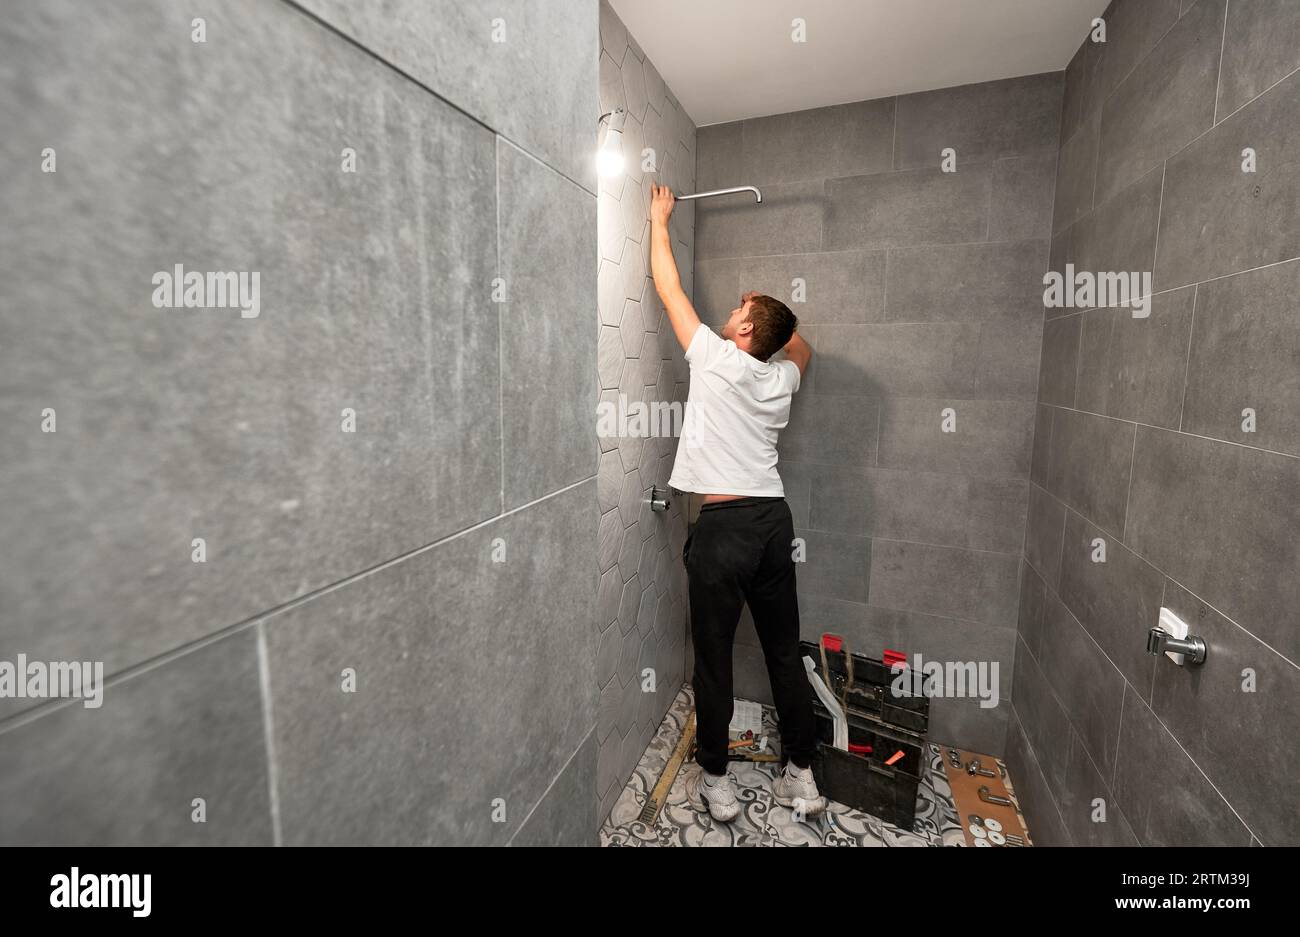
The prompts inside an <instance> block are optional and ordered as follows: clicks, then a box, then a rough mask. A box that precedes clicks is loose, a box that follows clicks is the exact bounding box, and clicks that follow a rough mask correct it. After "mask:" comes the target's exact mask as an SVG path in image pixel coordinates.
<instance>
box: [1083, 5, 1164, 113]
mask: <svg viewBox="0 0 1300 937" xmlns="http://www.w3.org/2000/svg"><path fill="white" fill-rule="evenodd" d="M1179 12H1180V11H1179V0H1115V2H1114V3H1112V4H1111V9H1110V10H1109V12H1108V13H1107V15H1106V54H1105V56H1104V58H1103V65H1102V82H1101V92H1102V94H1103V95H1109V94H1111V92H1113V91H1114V90H1115V89H1116V88H1117V87H1119V85H1120V83H1121V82H1122V81H1123V80H1124V79H1125V78H1127V77H1128V76H1129V75H1130V74H1131V73H1132V72H1133V70H1134V69H1135V68H1137V66H1138V65H1139V63H1141V62H1142V60H1143V59H1144V58H1146V56H1147V55H1148V54H1149V53H1150V52H1151V50H1152V49H1154V48H1155V47H1156V43H1158V42H1159V41H1160V40H1161V38H1162V37H1163V36H1164V35H1165V33H1167V32H1168V31H1169V29H1170V27H1171V26H1173V25H1174V23H1176V22H1178V18H1179Z"/></svg>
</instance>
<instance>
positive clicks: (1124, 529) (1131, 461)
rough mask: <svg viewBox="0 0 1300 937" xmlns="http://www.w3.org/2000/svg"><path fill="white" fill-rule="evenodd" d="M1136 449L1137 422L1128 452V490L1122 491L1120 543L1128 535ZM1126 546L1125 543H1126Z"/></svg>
mask: <svg viewBox="0 0 1300 937" xmlns="http://www.w3.org/2000/svg"><path fill="white" fill-rule="evenodd" d="M1137 450H1138V424H1136V423H1134V424H1133V447H1132V448H1131V449H1130V450H1129V454H1128V491H1126V492H1125V493H1124V520H1123V521H1121V522H1120V525H1119V529H1120V543H1123V542H1124V538H1125V537H1127V536H1128V514H1129V507H1130V506H1131V505H1132V503H1133V476H1134V475H1135V474H1137V473H1136V472H1135V471H1134V469H1135V468H1136V467H1137ZM1126 546H1127V544H1126Z"/></svg>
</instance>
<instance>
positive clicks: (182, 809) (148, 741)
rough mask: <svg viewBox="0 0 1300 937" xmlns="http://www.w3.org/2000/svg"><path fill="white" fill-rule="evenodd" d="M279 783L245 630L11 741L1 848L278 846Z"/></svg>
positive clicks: (0, 737) (58, 713)
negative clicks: (274, 803)
mask: <svg viewBox="0 0 1300 937" xmlns="http://www.w3.org/2000/svg"><path fill="white" fill-rule="evenodd" d="M267 774H268V772H267V762H266V735H265V732H264V730H263V723H262V697H261V691H260V685H259V682H258V664H257V633H256V631H255V630H253V629H245V630H243V631H241V632H238V633H237V634H234V635H231V636H230V637H227V638H224V639H222V640H220V641H216V642H214V643H213V644H210V645H208V646H206V647H202V648H200V649H198V650H195V651H191V652H189V653H187V654H184V655H183V656H181V657H179V658H177V659H175V660H172V661H169V662H168V663H165V664H163V665H161V666H159V667H155V668H153V669H150V670H147V671H145V672H143V673H141V674H139V675H137V676H133V677H131V678H129V679H127V680H124V681H122V682H120V683H113V684H110V685H109V686H107V687H106V688H105V689H104V695H103V705H102V706H101V707H100V708H99V709H86V708H85V707H83V706H82V705H81V704H80V703H75V704H72V705H68V706H64V707H63V708H61V709H58V710H55V711H54V712H51V713H49V714H47V715H43V716H40V717H39V718H37V719H35V720H34V721H32V722H29V723H27V724H25V725H22V726H20V727H18V728H16V729H11V730H9V731H8V732H4V733H2V734H0V843H3V844H4V845H7V846H12V845H88V846H156V845H206V846H234V845H243V846H266V845H270V844H271V841H272V828H271V803H270V789H269V787H268V784H267ZM195 798H202V799H203V801H204V810H205V812H206V822H202V823H196V822H194V820H193V819H192V816H193V814H194V811H195V809H196V806H195V804H194V803H193V801H194V800H195Z"/></svg>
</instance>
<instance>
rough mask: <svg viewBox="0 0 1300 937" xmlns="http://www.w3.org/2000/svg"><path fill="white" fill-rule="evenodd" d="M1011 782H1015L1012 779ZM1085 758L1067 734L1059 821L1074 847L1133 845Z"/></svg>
mask: <svg viewBox="0 0 1300 937" xmlns="http://www.w3.org/2000/svg"><path fill="white" fill-rule="evenodd" d="M1012 780H1013V781H1014V780H1016V779H1015V777H1014V776H1013V777H1012ZM1107 780H1108V778H1105V779H1104V778H1102V776H1101V773H1100V772H1099V771H1098V770H1097V766H1096V764H1094V763H1093V760H1092V759H1091V758H1090V757H1089V756H1088V751H1087V749H1086V748H1084V746H1083V740H1082V739H1080V738H1079V735H1078V733H1075V732H1071V733H1070V760H1069V763H1068V765H1067V766H1066V770H1065V785H1064V786H1063V787H1062V788H1061V789H1060V790H1059V791H1058V792H1057V797H1058V806H1059V807H1060V810H1061V819H1062V821H1063V822H1064V823H1065V825H1066V828H1067V829H1068V830H1069V831H1070V839H1071V840H1073V842H1074V844H1075V845H1076V846H1136V845H1138V841H1137V837H1136V836H1134V835H1133V830H1132V829H1131V828H1130V827H1129V825H1128V820H1127V819H1126V818H1125V817H1124V812H1123V811H1122V810H1120V809H1119V805H1118V804H1117V803H1116V802H1115V798H1114V797H1113V796H1112V795H1111V792H1110V786H1109V784H1108V783H1107Z"/></svg>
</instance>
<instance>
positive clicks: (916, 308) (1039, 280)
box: [885, 240, 1047, 323]
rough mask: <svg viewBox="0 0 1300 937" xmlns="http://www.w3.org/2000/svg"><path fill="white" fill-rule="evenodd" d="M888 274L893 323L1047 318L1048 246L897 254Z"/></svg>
mask: <svg viewBox="0 0 1300 937" xmlns="http://www.w3.org/2000/svg"><path fill="white" fill-rule="evenodd" d="M888 268H889V275H888V284H887V290H886V295H887V297H888V299H887V301H886V306H885V318H886V319H887V320H889V321H890V322H978V321H982V320H987V319H994V320H1003V321H1011V322H1018V323H1028V322H1032V321H1036V320H1037V319H1040V318H1042V314H1043V312H1042V310H1043V274H1044V272H1046V270H1047V241H1046V240H1038V241H1009V242H1004V243H995V244H954V245H937V246H926V247H914V248H907V249H903V250H893V251H890V252H889V265H888Z"/></svg>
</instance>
